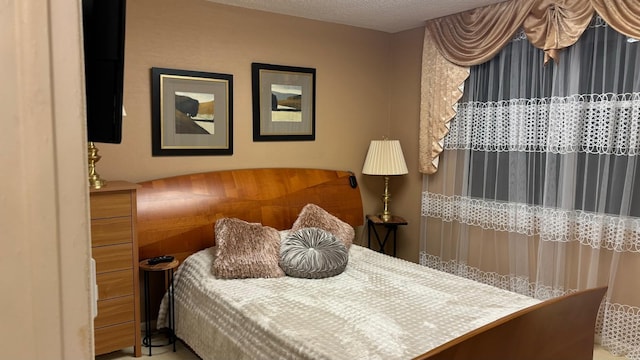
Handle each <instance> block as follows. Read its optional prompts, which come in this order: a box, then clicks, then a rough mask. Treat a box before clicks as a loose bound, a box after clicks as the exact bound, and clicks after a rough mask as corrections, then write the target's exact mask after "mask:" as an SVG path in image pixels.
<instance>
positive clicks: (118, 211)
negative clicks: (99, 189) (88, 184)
mask: <svg viewBox="0 0 640 360" xmlns="http://www.w3.org/2000/svg"><path fill="white" fill-rule="evenodd" d="M130 215H131V192H130V191H122V192H115V193H114V192H110V193H92V194H91V218H92V219H101V218H107V217H118V216H130Z"/></svg>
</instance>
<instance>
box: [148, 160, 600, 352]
mask: <svg viewBox="0 0 640 360" xmlns="http://www.w3.org/2000/svg"><path fill="white" fill-rule="evenodd" d="M140 185H141V187H140V188H139V189H138V194H137V206H138V214H137V219H138V223H137V228H138V241H139V255H140V259H146V258H150V257H154V256H158V255H165V254H171V255H174V256H176V257H177V258H178V259H179V260H183V259H184V258H186V257H187V256H189V255H191V254H192V253H194V252H196V251H199V250H202V249H205V248H207V247H210V246H213V245H214V244H215V241H214V231H213V224H214V223H215V221H216V220H217V219H219V218H222V217H235V218H240V219H242V220H245V221H249V222H258V223H262V224H264V225H267V226H271V227H274V228H276V229H278V230H285V229H289V228H291V226H292V224H293V222H294V221H295V220H296V218H297V216H298V214H299V212H300V210H301V209H302V207H303V206H304V205H306V204H308V203H314V204H316V205H318V206H320V207H322V208H323V209H325V210H327V211H328V212H330V213H332V214H333V215H335V216H337V217H339V218H340V219H342V220H343V221H345V222H347V223H349V224H351V225H352V226H354V227H358V226H361V225H362V224H363V222H364V216H363V211H362V199H361V197H360V190H359V188H358V186H357V183H356V181H355V176H354V175H353V174H352V173H350V172H346V171H336V170H320V169H291V168H287V169H275V168H274V169H244V170H226V171H217V172H209V173H200V174H190V175H181V176H174V177H169V178H164V179H157V180H152V181H147V182H143V183H140ZM606 290H607V289H606V287H604V288H595V289H589V290H585V291H580V292H577V293H574V294H571V295H567V296H563V297H559V298H554V299H551V300H547V301H545V302H542V303H540V304H538V305H535V306H532V307H529V308H527V309H524V310H521V311H519V312H516V313H514V314H511V315H509V316H506V317H504V318H502V319H499V320H497V321H494V322H493V323H490V324H488V325H486V326H483V327H481V328H479V329H476V330H474V331H472V332H470V333H468V334H465V335H463V336H461V337H459V338H456V339H454V340H452V341H450V342H448V343H445V344H443V345H441V346H439V347H437V348H435V349H432V350H431V351H429V352H427V353H425V354H422V355H421V356H419V357H417V358H416V359H430V360H436V359H485V358H493V359H537V360H540V359H592V358H593V346H594V333H595V330H594V329H595V322H596V316H597V313H598V309H599V307H600V303H601V301H602V298H603V296H604V294H605V292H606ZM425 301H428V300H425Z"/></svg>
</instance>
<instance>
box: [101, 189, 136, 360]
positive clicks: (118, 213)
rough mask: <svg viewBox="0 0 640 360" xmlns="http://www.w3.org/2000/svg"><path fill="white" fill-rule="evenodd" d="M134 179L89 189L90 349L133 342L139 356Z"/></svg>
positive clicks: (107, 349) (109, 348) (108, 348)
mask: <svg viewBox="0 0 640 360" xmlns="http://www.w3.org/2000/svg"><path fill="white" fill-rule="evenodd" d="M137 188H138V185H137V184H132V183H129V182H125V181H111V182H109V183H107V186H105V187H103V188H101V189H98V190H96V189H91V192H90V198H91V252H92V257H93V258H94V259H95V261H96V280H97V284H98V316H97V317H96V318H95V320H94V335H95V353H96V355H100V354H104V353H108V352H111V351H115V350H119V349H122V348H126V347H134V353H135V356H136V357H138V356H141V352H142V351H141V332H140V286H139V275H138V237H137V232H136V214H137V211H136V189H137Z"/></svg>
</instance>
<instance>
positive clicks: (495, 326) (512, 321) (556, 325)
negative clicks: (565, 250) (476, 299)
mask: <svg viewBox="0 0 640 360" xmlns="http://www.w3.org/2000/svg"><path fill="white" fill-rule="evenodd" d="M606 292H607V288H606V287H600V288H592V289H587V290H583V291H579V292H576V293H573V294H569V295H565V296H562V297H557V298H553V299H550V300H547V301H545V302H542V303H539V304H536V305H533V306H531V307H528V308H526V309H523V310H520V311H518V312H516V313H513V314H511V315H507V316H505V317H503V318H501V319H498V320H496V321H494V322H492V323H490V324H487V325H485V326H483V327H480V328H478V329H476V330H473V331H471V332H469V333H467V334H465V335H462V336H460V337H457V338H455V339H453V340H451V341H449V342H447V343H445V344H443V345H441V346H438V347H437V348H435V349H433V350H431V351H428V352H426V353H424V354H422V355H420V356H418V357H416V358H415V359H428V360H467V359H519V360H520V359H521V360H556V359H576V360H578V359H580V360H587V359H589V360H590V359H592V358H593V344H594V333H595V330H594V329H595V324H596V317H597V315H598V309H599V308H600V304H601V303H602V298H603V297H604V294H605V293H606Z"/></svg>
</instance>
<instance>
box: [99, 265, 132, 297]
mask: <svg viewBox="0 0 640 360" xmlns="http://www.w3.org/2000/svg"><path fill="white" fill-rule="evenodd" d="M136 275H137V274H136ZM96 281H97V283H98V300H106V299H110V298H114V297H119V296H124V295H131V294H133V269H129V270H122V271H112V272H107V273H102V274H98V275H97V276H96Z"/></svg>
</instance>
